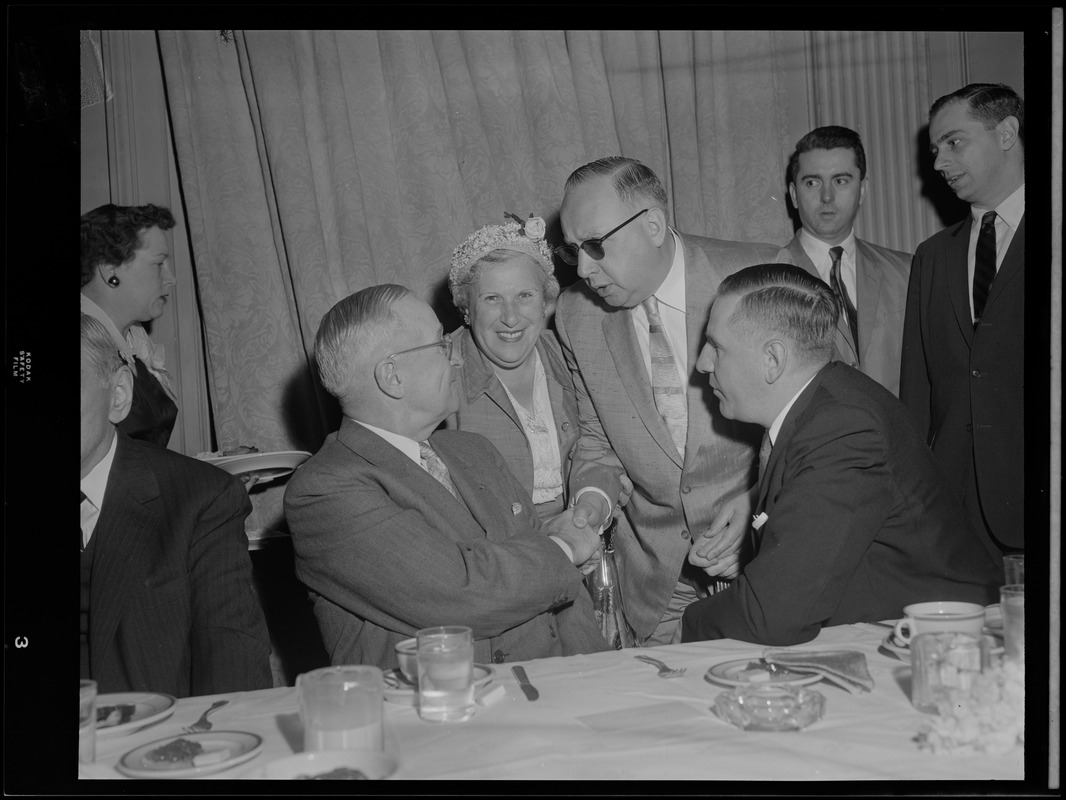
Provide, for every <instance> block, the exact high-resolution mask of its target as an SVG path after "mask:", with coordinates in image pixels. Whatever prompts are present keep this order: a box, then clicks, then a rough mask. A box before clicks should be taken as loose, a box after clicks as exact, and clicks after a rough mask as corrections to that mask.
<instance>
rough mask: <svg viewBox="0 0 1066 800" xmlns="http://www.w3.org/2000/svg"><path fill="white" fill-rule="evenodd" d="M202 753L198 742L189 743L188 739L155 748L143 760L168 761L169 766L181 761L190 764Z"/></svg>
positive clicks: (176, 740)
mask: <svg viewBox="0 0 1066 800" xmlns="http://www.w3.org/2000/svg"><path fill="white" fill-rule="evenodd" d="M202 752H204V746H203V745H202V744H200V743H199V742H190V741H189V740H188V739H175V740H174V741H173V742H170V743H169V744H165V745H163V746H162V747H157V748H156V749H155V750H149V751H148V752H147V753H145V755H144V758H145V760H146V761H154V762H157V763H158V762H161V761H169V762H170V763H171V764H178V763H180V762H182V761H189V762H191V761H192V760H193V759H194V758H195V757H196V756H198V755H200V754H201V753H202Z"/></svg>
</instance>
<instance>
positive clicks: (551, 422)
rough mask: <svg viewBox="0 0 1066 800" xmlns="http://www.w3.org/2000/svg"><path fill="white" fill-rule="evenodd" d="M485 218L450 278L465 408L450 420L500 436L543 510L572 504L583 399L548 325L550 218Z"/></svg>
mask: <svg viewBox="0 0 1066 800" xmlns="http://www.w3.org/2000/svg"><path fill="white" fill-rule="evenodd" d="M507 216H510V217H512V219H514V220H515V221H514V222H508V223H505V224H503V225H486V226H485V227H483V228H480V229H479V230H477V231H475V232H474V233H472V234H471V235H470V236H468V237H467V239H466V241H464V242H463V243H462V244H461V245H459V247H457V248H456V249H455V251H454V253H453V254H452V268H451V272H450V273H449V276H448V286H449V287H450V289H451V292H452V300H453V301H454V302H455V306H456V308H458V309H459V311H460V312H461V313H462V314H463V321H464V323H465V327H463V328H460V329H459V330H457V331H455V332H453V334H452V336H453V338H454V339H455V341H456V343H457V344H458V345H459V346H461V347H462V355H463V387H464V391H463V392H462V397H461V399H460V405H459V411H458V412H457V413H456V414H455V416H454V417H453V418H452V419H450V420H449V421H448V425H449V426H450V427H453V428H459V429H460V430H466V431H473V432H474V433H480V434H481V435H482V436H485V437H486V438H487V439H488V440H489V441H490V442H492V443H493V444H494V445H496V449H497V450H499V451H500V452H501V453H502V454H503V456H504V457H505V458H506V459H507V462H508V463H509V464H510V465H511V469H512V471H513V472H514V474H515V475H516V476H517V477H518V479H519V480H521V481H522V482H523V483H524V484H525V486H526V488H527V489H528V490H529V493H530V494H531V495H532V497H533V502H534V503H535V504H536V508H537V513H538V515H539V516H540V517H541V519H545V518H547V517H549V516H552V515H554V514H557V513H559V512H560V511H562V510H563V509H564V508H565V504H566V497H565V495H566V485H567V478H568V475H569V469H570V456H571V453H572V451H573V449H574V447H575V445H576V443H577V438H578V432H579V431H578V418H577V399H576V397H575V395H574V385H573V381H572V379H571V377H570V370H569V369H568V368H567V366H566V361H565V360H564V359H563V354H562V350H561V349H560V348H559V343H558V342H557V341H556V339H555V334H554V333H552V332H551V331H550V330H548V329H547V327H546V326H547V321H548V317H549V315H550V314H551V313H552V312H553V311H554V309H555V301H556V299H557V298H558V297H559V282H558V281H557V280H556V279H555V275H554V270H553V267H552V251H551V248H550V247H549V246H548V243H547V242H546V241H545V240H544V230H545V227H544V220H543V219H541V218H540V217H534V216H530V217H529V219H527V220H524V221H523V220H520V219H519V218H518V217H514V216H513V215H510V214H509V215H507Z"/></svg>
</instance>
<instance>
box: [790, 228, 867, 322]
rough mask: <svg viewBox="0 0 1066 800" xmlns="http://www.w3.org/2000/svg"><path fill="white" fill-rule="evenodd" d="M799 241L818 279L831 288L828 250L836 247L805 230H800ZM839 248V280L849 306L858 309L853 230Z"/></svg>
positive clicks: (831, 263)
mask: <svg viewBox="0 0 1066 800" xmlns="http://www.w3.org/2000/svg"><path fill="white" fill-rule="evenodd" d="M799 241H800V245H802V247H803V252H805V253H806V254H807V257H808V258H809V259H810V260H811V262H812V263H813V264H814V268H815V269H817V270H818V277H819V278H821V279H822V280H823V281H825V282H826V283H827V284H829V285H830V286H832V285H833V281H832V280H831V279H830V275H831V274H832V272H833V257H832V256H831V255H829V248H830V247H836V246H837V245H831V244H828V243H826V242H823V241H822V240H821V239H818V238H816V237H814V236H811V235H810V234H809V233H807V231H806V229H805V228H800V234H799ZM839 246H840V247H843V248H844V255H842V256H841V257H840V280H841V281H843V282H844V288H845V289H846V290H847V292H848V298H849V299H850V300H851V304H852V305H853V306H855V308H858V307H859V282H858V278H857V277H856V268H855V230H854V229H852V230H850V231H848V238H846V239H845V240H844V241H842V242H841V243H840V245H839Z"/></svg>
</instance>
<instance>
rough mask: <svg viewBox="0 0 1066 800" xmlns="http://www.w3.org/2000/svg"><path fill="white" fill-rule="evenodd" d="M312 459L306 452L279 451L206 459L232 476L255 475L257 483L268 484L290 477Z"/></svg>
mask: <svg viewBox="0 0 1066 800" xmlns="http://www.w3.org/2000/svg"><path fill="white" fill-rule="evenodd" d="M310 457H311V454H310V453H308V452H306V451H305V450H279V451H277V452H274V453H243V454H241V455H238V456H219V457H218V458H204V459H201V460H202V461H206V462H207V463H208V464H213V465H214V466H216V467H218V468H219V469H223V470H225V471H226V472H228V473H229V474H230V475H246V474H248V473H254V474H255V476H256V478H257V479H258V480H257V483H267V482H268V481H272V480H274V479H275V478H280V477H281V476H283V475H288V474H289V473H291V472H292V471H293V470H295V469H296V468H297V467H298V466H300V465H301V464H302V463H304V462H305V461H306V460H307V459H309V458H310Z"/></svg>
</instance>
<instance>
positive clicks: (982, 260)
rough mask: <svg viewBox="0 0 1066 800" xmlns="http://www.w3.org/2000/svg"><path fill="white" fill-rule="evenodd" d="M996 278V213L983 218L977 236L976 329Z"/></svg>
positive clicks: (974, 274)
mask: <svg viewBox="0 0 1066 800" xmlns="http://www.w3.org/2000/svg"><path fill="white" fill-rule="evenodd" d="M995 278H996V212H995V211H989V212H987V213H986V214H985V215H984V216H983V217H981V232H980V233H979V234H977V251H976V252H975V253H974V259H973V325H974V327H975V328H976V327H977V325H978V323H979V322H980V321H981V314H982V313H983V312H984V310H985V303H986V302H987V301H988V293H989V291H991V289H992V281H993V280H995Z"/></svg>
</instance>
